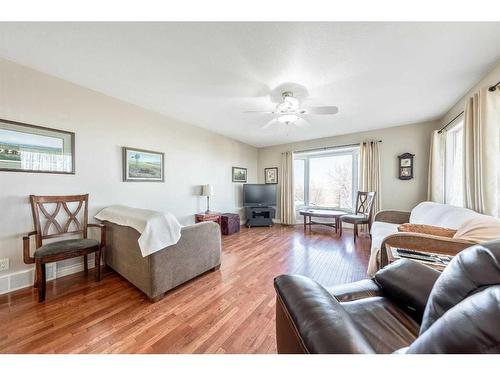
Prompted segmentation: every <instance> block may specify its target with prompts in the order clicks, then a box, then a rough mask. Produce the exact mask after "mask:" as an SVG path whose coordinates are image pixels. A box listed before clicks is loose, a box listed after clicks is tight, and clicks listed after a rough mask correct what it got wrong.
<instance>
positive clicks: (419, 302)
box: [274, 241, 500, 354]
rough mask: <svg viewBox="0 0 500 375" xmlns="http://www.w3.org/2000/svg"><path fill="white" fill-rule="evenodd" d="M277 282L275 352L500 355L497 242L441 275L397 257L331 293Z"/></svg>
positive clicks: (299, 280)
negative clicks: (359, 279)
mask: <svg viewBox="0 0 500 375" xmlns="http://www.w3.org/2000/svg"><path fill="white" fill-rule="evenodd" d="M274 285H275V289H276V292H277V303H276V337H277V345H278V353H331V354H337V353H338V354H340V353H344V354H346V353H393V352H397V353H500V323H499V321H500V241H493V242H489V243H484V244H482V245H475V246H472V247H469V248H467V249H466V250H464V251H462V252H460V253H459V254H458V255H457V256H456V257H455V258H454V259H453V261H452V262H451V263H450V264H449V265H448V267H447V268H446V269H445V270H444V271H443V273H439V272H437V271H435V270H433V269H431V268H429V267H427V266H424V265H422V264H420V263H417V262H414V261H410V260H400V261H397V262H395V263H392V264H390V265H389V266H387V267H385V268H383V269H382V270H380V271H378V272H377V273H376V274H375V276H374V278H373V279H371V280H362V281H358V282H355V283H351V284H346V285H341V286H337V287H333V288H324V287H322V286H321V285H319V284H318V283H316V282H314V281H313V280H311V279H308V278H306V277H303V276H294V275H281V276H278V277H277V278H276V279H275V281H274Z"/></svg>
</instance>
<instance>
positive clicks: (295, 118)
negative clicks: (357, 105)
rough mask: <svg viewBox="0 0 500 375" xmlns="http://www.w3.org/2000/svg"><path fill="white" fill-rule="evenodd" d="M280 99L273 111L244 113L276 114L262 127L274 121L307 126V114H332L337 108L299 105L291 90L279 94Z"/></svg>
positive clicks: (336, 111)
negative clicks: (305, 117)
mask: <svg viewBox="0 0 500 375" xmlns="http://www.w3.org/2000/svg"><path fill="white" fill-rule="evenodd" d="M281 97H282V101H280V102H279V103H278V104H277V105H276V108H275V109H274V110H273V111H245V113H272V114H274V115H276V117H275V118H274V119H272V120H271V121H269V122H268V123H267V124H265V125H264V126H263V127H262V128H263V129H265V128H267V127H269V126H271V125H272V124H274V123H275V122H279V123H282V124H285V125H290V124H293V125H297V126H300V127H304V126H309V123H308V122H307V121H306V120H305V119H304V116H307V115H334V114H336V113H338V111H339V109H338V108H337V107H335V106H314V107H313V106H308V107H303V106H301V105H300V101H299V99H297V98H296V97H294V96H293V92H292V91H284V92H283V93H282V94H281Z"/></svg>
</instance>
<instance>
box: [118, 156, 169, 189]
mask: <svg viewBox="0 0 500 375" xmlns="http://www.w3.org/2000/svg"><path fill="white" fill-rule="evenodd" d="M122 156H123V181H126V182H133V181H138V182H141V181H142V182H144V181H146V182H164V181H165V176H164V172H165V167H164V159H165V154H164V153H163V152H155V151H148V150H141V149H137V148H129V147H123V148H122Z"/></svg>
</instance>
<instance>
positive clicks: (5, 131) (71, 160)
mask: <svg viewBox="0 0 500 375" xmlns="http://www.w3.org/2000/svg"><path fill="white" fill-rule="evenodd" d="M0 171H11V172H37V173H62V174H74V173H75V133H72V132H68V131H64V130H57V129H51V128H45V127H42V126H37V125H31V124H25V123H22V122H16V121H10V120H3V119H0Z"/></svg>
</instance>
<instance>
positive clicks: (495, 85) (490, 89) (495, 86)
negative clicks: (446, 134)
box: [438, 81, 500, 134]
mask: <svg viewBox="0 0 500 375" xmlns="http://www.w3.org/2000/svg"><path fill="white" fill-rule="evenodd" d="M499 85H500V81H498V82H497V83H495V84H494V85H493V86H490V87H488V91H490V92H493V91H495V90H496V89H497V87H498V86H499ZM463 114H464V111H462V112H460V113H459V114H458V115H456V116H455V117H454V118H453V120H451V121H450V122H449V123H447V124H446V125H445V126H443V127H442V128H441V129H439V130H438V133H439V134H441V133H442V132H443V130H444V129H446V128H447V127H448V126H449V125H450V124H451V123H452V122H453V121H455V120H456V119H457V118H459V117H460V116H462V115H463Z"/></svg>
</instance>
